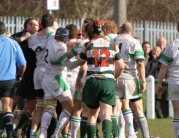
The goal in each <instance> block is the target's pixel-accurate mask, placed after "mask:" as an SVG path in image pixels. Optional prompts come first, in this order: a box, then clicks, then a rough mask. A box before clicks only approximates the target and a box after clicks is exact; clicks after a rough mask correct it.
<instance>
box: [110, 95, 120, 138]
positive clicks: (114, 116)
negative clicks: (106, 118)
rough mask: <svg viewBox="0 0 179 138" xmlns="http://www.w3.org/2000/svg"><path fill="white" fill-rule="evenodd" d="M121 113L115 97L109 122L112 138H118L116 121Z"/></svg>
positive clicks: (118, 101)
mask: <svg viewBox="0 0 179 138" xmlns="http://www.w3.org/2000/svg"><path fill="white" fill-rule="evenodd" d="M120 112H121V103H120V100H119V98H118V97H116V106H114V107H113V108H112V116H111V120H112V124H113V127H112V129H113V130H112V131H113V136H114V137H119V132H118V130H119V128H118V120H119V115H120Z"/></svg>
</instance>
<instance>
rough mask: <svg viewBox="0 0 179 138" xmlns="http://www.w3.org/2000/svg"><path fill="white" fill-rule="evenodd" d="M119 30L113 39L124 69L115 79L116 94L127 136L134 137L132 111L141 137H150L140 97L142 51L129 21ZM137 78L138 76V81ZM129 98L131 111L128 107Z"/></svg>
mask: <svg viewBox="0 0 179 138" xmlns="http://www.w3.org/2000/svg"><path fill="white" fill-rule="evenodd" d="M121 31H122V34H121V35H119V36H118V37H116V38H115V39H114V41H113V42H114V43H115V44H116V45H117V46H118V47H119V49H120V53H121V56H122V58H123V60H124V63H125V70H124V72H123V73H122V74H121V76H120V77H119V79H118V81H117V89H116V94H117V95H118V96H119V98H120V99H122V111H123V116H124V119H125V122H126V124H128V128H129V136H128V137H129V138H133V137H136V136H135V133H134V128H133V115H132V111H133V112H134V115H135V117H136V118H137V123H138V124H139V127H140V129H141V131H142V136H143V138H150V136H149V130H148V124H147V120H146V118H145V115H144V113H143V105H142V98H141V97H142V93H143V92H145V90H146V82H145V67H144V62H143V60H144V53H143V50H142V47H141V45H140V43H139V42H138V41H137V40H136V39H134V38H133V37H132V35H133V26H132V24H131V23H124V24H123V25H122V27H121ZM138 74H139V77H138ZM138 78H140V81H139V79H138ZM129 99H130V102H131V108H132V109H133V110H132V111H131V109H130V107H129ZM133 99H134V100H133ZM120 136H121V134H120ZM121 137H122V136H121Z"/></svg>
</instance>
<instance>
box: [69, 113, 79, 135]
mask: <svg viewBox="0 0 179 138" xmlns="http://www.w3.org/2000/svg"><path fill="white" fill-rule="evenodd" d="M80 122H81V118H76V117H73V116H72V117H71V131H70V132H71V137H72V138H76V137H77V133H78V129H79V127H80Z"/></svg>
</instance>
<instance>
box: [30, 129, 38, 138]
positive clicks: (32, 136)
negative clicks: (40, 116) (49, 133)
mask: <svg viewBox="0 0 179 138" xmlns="http://www.w3.org/2000/svg"><path fill="white" fill-rule="evenodd" d="M36 136H37V132H36V130H30V138H36Z"/></svg>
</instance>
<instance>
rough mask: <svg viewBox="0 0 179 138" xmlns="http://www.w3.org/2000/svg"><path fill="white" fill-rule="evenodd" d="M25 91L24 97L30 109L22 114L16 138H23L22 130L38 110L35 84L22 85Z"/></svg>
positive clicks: (25, 83)
mask: <svg viewBox="0 0 179 138" xmlns="http://www.w3.org/2000/svg"><path fill="white" fill-rule="evenodd" d="M21 87H22V88H24V89H23V92H22V93H23V95H24V96H23V97H25V98H26V106H27V107H28V108H27V110H25V111H24V112H23V113H22V116H21V119H20V121H19V123H18V125H17V127H16V129H15V130H14V131H15V135H14V137H19V138H20V136H21V132H22V129H23V128H24V127H25V126H27V124H29V122H30V121H31V119H32V116H33V114H34V112H35V110H36V98H35V90H34V84H33V83H30V82H26V81H24V82H23V86H22V85H21Z"/></svg>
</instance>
